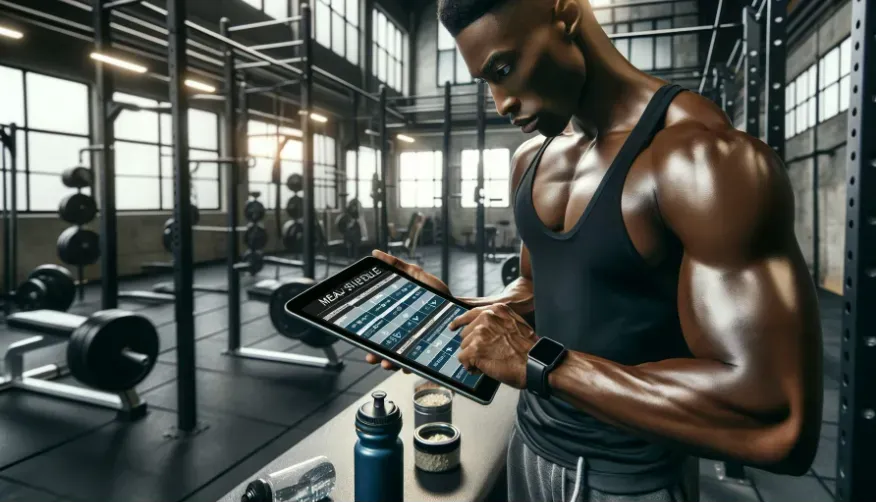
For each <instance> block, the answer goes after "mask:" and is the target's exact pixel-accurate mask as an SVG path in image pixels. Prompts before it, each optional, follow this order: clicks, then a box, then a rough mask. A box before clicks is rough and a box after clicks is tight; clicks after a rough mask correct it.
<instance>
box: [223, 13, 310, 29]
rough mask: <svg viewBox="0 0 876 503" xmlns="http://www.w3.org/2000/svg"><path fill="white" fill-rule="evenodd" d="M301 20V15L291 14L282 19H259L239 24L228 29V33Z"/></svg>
mask: <svg viewBox="0 0 876 503" xmlns="http://www.w3.org/2000/svg"><path fill="white" fill-rule="evenodd" d="M298 21H301V16H291V17H287V18H283V19H271V20H270V21H259V22H257V23H248V24H239V25H237V26H232V27H231V28H229V29H228V32H229V33H233V32H237V31H244V30H252V29H255V28H264V27H265V26H275V25H278V24H286V23H297V22H298Z"/></svg>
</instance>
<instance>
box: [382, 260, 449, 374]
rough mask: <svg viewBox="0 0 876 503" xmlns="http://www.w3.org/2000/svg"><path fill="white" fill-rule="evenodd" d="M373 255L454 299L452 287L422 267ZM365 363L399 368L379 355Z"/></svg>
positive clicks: (406, 371) (405, 370) (394, 368)
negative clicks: (451, 291)
mask: <svg viewBox="0 0 876 503" xmlns="http://www.w3.org/2000/svg"><path fill="white" fill-rule="evenodd" d="M371 255H373V256H374V258H376V259H379V260H382V261H383V262H386V263H387V264H389V265H391V266H393V267H395V268H396V269H398V270H400V271H402V272H404V273H405V274H407V275H408V276H410V277H412V278H414V279H415V280H417V281H419V282H421V283H423V284H425V285H427V286H430V287H432V288H434V289H435V290H437V291H439V292H441V293H443V294H446V295H447V296H449V297H452V295H451V294H450V287H448V286H447V284H446V283H444V282H443V281H441V280H440V279H438V277H437V276H435V275H434V274H429V273H428V272H426V271H424V270H423V268H422V267H419V266H416V265H414V264H409V263H407V262H405V261H404V260H401V259H400V258H398V257H393V256H392V255H389V254H387V253H383V252H382V251H380V250H374V251H373V252H371ZM365 361H367V362H368V363H370V364H372V365H376V364H378V363H379V364H380V365H381V366H382V367H383V368H385V369H386V370H398V367H396V366H395V364H393V363H392V362H391V361H388V360H381V358H380V357H379V356H377V355H372V354H369V355H367V356H366V357H365ZM404 372H405V373H406V374H409V373H410V371H408V370H407V369H404Z"/></svg>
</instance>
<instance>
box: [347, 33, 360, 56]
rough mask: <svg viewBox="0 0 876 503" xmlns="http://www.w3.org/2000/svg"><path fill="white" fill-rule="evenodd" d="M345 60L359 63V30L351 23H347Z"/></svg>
mask: <svg viewBox="0 0 876 503" xmlns="http://www.w3.org/2000/svg"><path fill="white" fill-rule="evenodd" d="M347 60H349V61H350V63H353V64H354V65H358V64H359V32H358V30H356V27H355V26H353V25H350V24H348V25H347Z"/></svg>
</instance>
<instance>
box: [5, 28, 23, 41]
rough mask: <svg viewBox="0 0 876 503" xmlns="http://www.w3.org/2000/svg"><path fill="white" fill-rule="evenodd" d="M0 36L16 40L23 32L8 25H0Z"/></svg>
mask: <svg viewBox="0 0 876 503" xmlns="http://www.w3.org/2000/svg"><path fill="white" fill-rule="evenodd" d="M0 37H6V38H11V39H15V40H18V39H20V38H23V37H24V33H21V32H20V31H18V30H13V29H12V28H9V27H8V26H3V25H0Z"/></svg>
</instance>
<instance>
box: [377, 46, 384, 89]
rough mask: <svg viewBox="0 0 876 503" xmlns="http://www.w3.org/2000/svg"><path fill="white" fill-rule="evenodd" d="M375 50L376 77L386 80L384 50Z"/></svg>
mask: <svg viewBox="0 0 876 503" xmlns="http://www.w3.org/2000/svg"><path fill="white" fill-rule="evenodd" d="M377 52H378V55H377V78H378V79H380V80H381V81H383V82H386V51H384V50H383V49H378V51H377Z"/></svg>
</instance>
